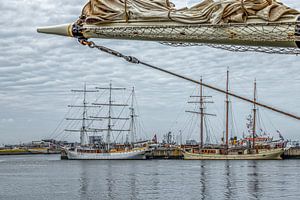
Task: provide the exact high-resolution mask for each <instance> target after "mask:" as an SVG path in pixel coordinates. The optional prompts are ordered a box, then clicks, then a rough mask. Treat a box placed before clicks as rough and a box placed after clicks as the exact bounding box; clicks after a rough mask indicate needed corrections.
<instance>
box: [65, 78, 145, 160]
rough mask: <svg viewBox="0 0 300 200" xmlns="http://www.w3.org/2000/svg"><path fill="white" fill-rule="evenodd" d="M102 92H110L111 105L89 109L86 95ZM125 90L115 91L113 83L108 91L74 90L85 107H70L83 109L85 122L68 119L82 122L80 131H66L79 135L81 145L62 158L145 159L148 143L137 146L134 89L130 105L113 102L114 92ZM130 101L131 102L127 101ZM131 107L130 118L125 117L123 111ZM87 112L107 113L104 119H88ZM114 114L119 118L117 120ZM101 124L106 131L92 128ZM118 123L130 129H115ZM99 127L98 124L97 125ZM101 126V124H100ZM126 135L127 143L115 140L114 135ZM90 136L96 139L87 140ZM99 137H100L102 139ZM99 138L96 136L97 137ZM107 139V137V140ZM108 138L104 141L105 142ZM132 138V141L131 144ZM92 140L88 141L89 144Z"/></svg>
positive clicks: (85, 88) (66, 152)
mask: <svg viewBox="0 0 300 200" xmlns="http://www.w3.org/2000/svg"><path fill="white" fill-rule="evenodd" d="M100 90H107V91H108V93H109V94H108V101H107V102H104V103H92V105H90V104H89V103H88V102H87V101H86V94H87V93H91V92H99V91H100ZM121 90H126V88H119V87H113V86H112V83H110V84H109V87H96V89H95V90H87V87H86V85H84V89H83V90H73V92H81V93H83V104H82V105H69V107H82V108H83V112H82V118H67V120H72V121H76V120H79V121H81V122H82V124H81V128H80V130H70V129H68V130H66V131H69V132H79V133H80V145H77V146H74V147H67V148H65V149H64V151H62V154H64V156H65V157H66V158H67V159H70V160H141V159H146V157H145V152H146V150H147V141H142V142H139V143H138V142H135V140H134V138H135V134H136V133H135V130H136V127H135V118H136V117H137V115H136V113H135V108H134V100H135V91H134V88H133V89H132V92H131V94H130V97H131V98H130V99H131V104H130V105H128V104H123V103H115V101H113V99H112V95H113V91H121ZM128 99H129V98H128ZM128 106H130V107H129V110H130V114H129V116H128V117H122V116H121V114H122V113H123V111H124V109H125V108H126V107H127V108H128ZM114 107H119V108H121V111H120V113H119V114H118V115H117V113H116V112H113V111H114V109H113V108H114ZM88 108H93V109H98V110H99V112H98V113H101V112H100V111H101V110H104V108H106V109H105V110H106V111H107V115H105V116H100V115H97V116H88V113H87V112H88ZM113 114H115V115H117V116H114V115H113ZM93 121H97V122H98V121H99V122H100V123H101V124H102V125H103V126H104V128H92V127H91V124H93V123H90V122H93ZM117 121H130V123H129V127H127V128H125V124H128V123H123V127H121V128H115V127H116V124H117ZM95 124H96V123H95ZM98 124H99V123H98ZM114 132H115V133H118V134H119V135H120V134H122V133H126V141H125V142H117V141H113V140H112V136H113V133H114ZM89 133H93V136H88V135H89ZM99 134H100V135H99ZM96 135H97V136H96ZM104 136H105V137H104ZM104 138H105V139H104ZM129 138H130V141H129ZM87 139H89V141H87Z"/></svg>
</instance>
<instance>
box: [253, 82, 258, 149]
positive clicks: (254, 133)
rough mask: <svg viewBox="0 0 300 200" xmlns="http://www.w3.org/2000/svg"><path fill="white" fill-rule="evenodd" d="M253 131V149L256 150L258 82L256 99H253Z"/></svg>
mask: <svg viewBox="0 0 300 200" xmlns="http://www.w3.org/2000/svg"><path fill="white" fill-rule="evenodd" d="M253 101H254V104H253V127H252V128H253V130H252V140H253V141H252V148H253V149H255V135H256V110H257V108H256V104H255V102H256V80H254V97H253Z"/></svg>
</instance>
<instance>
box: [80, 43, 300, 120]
mask: <svg viewBox="0 0 300 200" xmlns="http://www.w3.org/2000/svg"><path fill="white" fill-rule="evenodd" d="M78 41H79V42H80V43H81V44H82V45H85V46H88V47H90V48H96V49H98V50H100V51H102V52H105V53H108V54H110V55H113V56H116V57H119V58H123V59H125V60H126V61H127V62H130V63H133V64H141V65H144V66H146V67H149V68H152V69H155V70H158V71H161V72H164V73H167V74H170V75H172V76H175V77H178V78H181V79H184V80H187V81H190V82H192V83H196V84H198V85H202V86H203V87H206V88H209V89H212V90H215V91H217V92H220V93H223V94H228V95H229V96H232V97H235V98H237V99H240V100H242V101H246V102H248V103H252V104H256V105H257V106H260V107H263V108H266V109H268V110H272V111H274V112H277V113H280V114H283V115H285V116H288V117H291V118H294V119H297V120H300V117H299V116H297V115H294V114H291V113H288V112H285V111H282V110H279V109H277V108H274V107H271V106H268V105H265V104H263V103H259V102H257V101H253V100H251V99H248V98H246V97H243V96H240V95H236V94H234V93H231V92H226V91H225V90H222V89H220V88H217V87H214V86H212V85H208V84H206V83H203V82H200V81H197V80H194V79H191V78H189V77H186V76H183V75H180V74H177V73H175V72H172V71H169V70H166V69H162V68H160V67H156V66H154V65H151V64H148V63H145V62H143V61H141V60H139V59H138V58H136V57H133V56H127V55H124V54H122V53H120V52H118V51H115V50H113V49H110V48H107V47H104V46H101V45H96V44H95V43H94V42H93V41H88V40H87V39H85V38H83V39H79V40H78Z"/></svg>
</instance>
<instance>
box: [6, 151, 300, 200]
mask: <svg viewBox="0 0 300 200" xmlns="http://www.w3.org/2000/svg"><path fill="white" fill-rule="evenodd" d="M0 188H1V189H0V199H1V200H2V199H9V200H10V199H22V200H35V199H36V200H41V199H49V200H50V199H63V200H79V199H80V200H83V199H91V200H92V199H97V200H98V199H99V200H103V199H170V200H174V199H195V200H196V199H197V200H198V199H272V200H274V199H299V196H300V189H299V188H300V160H282V161H185V160H144V161H143V160H140V161H70V160H60V157H59V155H25V156H1V157H0Z"/></svg>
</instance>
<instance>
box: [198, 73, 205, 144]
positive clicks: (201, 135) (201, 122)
mask: <svg viewBox="0 0 300 200" xmlns="http://www.w3.org/2000/svg"><path fill="white" fill-rule="evenodd" d="M200 83H201V84H200V146H199V148H200V149H202V148H203V123H204V105H203V87H202V77H201V79H200Z"/></svg>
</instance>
